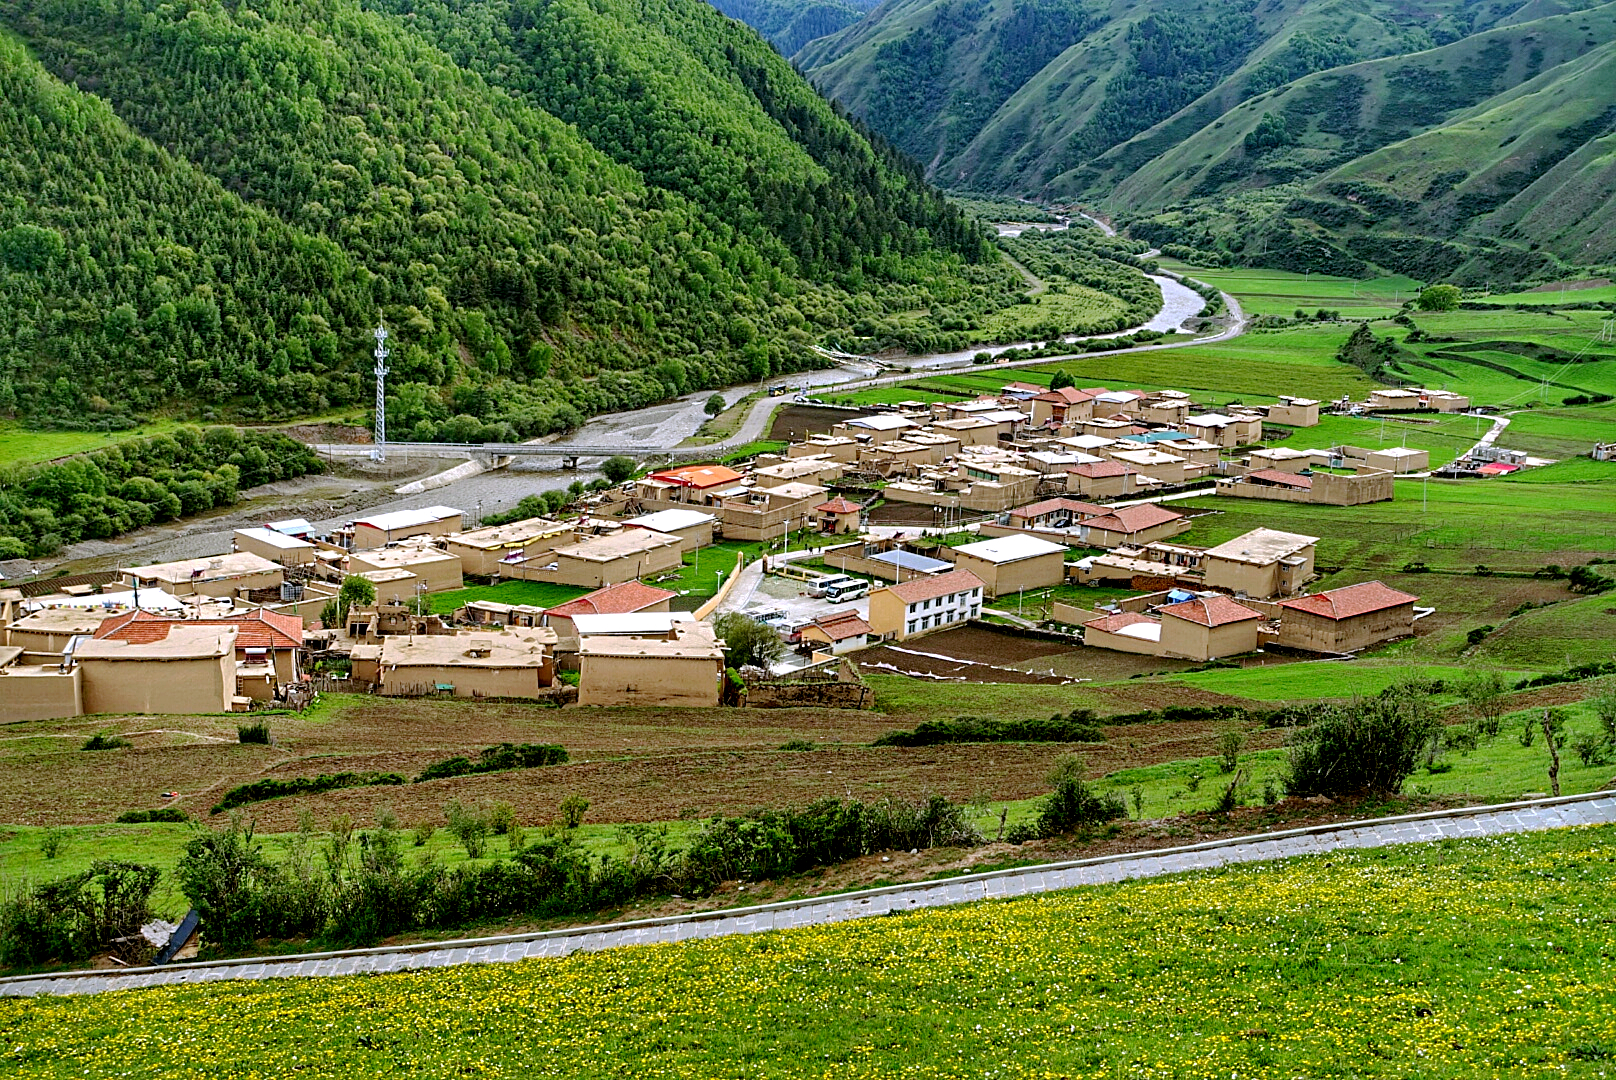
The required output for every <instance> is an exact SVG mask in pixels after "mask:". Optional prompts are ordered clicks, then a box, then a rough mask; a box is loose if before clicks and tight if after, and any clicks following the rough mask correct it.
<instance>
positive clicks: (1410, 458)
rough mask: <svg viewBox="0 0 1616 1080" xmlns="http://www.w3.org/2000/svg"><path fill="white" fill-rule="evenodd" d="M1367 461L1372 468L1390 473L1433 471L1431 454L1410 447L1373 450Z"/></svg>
mask: <svg viewBox="0 0 1616 1080" xmlns="http://www.w3.org/2000/svg"><path fill="white" fill-rule="evenodd" d="M1367 460H1368V462H1369V467H1370V468H1372V469H1385V470H1386V471H1387V472H1389V473H1418V472H1429V471H1430V469H1431V452H1430V451H1429V450H1415V449H1414V448H1413V447H1410V446H1387V447H1384V448H1382V449H1380V450H1372V451H1370V453H1369V455H1368V458H1367Z"/></svg>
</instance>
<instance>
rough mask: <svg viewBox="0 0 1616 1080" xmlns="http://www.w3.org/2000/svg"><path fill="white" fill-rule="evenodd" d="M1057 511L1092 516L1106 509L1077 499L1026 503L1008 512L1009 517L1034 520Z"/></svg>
mask: <svg viewBox="0 0 1616 1080" xmlns="http://www.w3.org/2000/svg"><path fill="white" fill-rule="evenodd" d="M1059 510H1070V511H1072V512H1073V513H1074V514H1084V515H1094V514H1103V513H1105V512H1106V508H1105V507H1103V506H1099V505H1096V504H1095V503H1086V502H1080V501H1079V500H1077V499H1045V500H1043V501H1042V502H1035V503H1028V504H1027V505H1026V506H1018V507H1016V508H1015V509H1014V510H1012V511H1010V516H1011V517H1018V518H1036V517H1043V516H1044V515H1045V514H1053V513H1055V512H1056V511H1059Z"/></svg>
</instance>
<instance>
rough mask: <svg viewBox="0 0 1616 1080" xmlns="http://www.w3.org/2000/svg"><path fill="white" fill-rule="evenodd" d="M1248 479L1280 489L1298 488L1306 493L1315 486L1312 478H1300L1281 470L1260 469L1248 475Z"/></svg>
mask: <svg viewBox="0 0 1616 1080" xmlns="http://www.w3.org/2000/svg"><path fill="white" fill-rule="evenodd" d="M1246 478H1247V479H1249V480H1259V481H1262V482H1264V483H1269V484H1275V485H1277V486H1279V487H1288V488H1297V489H1299V490H1301V491H1306V490H1308V489H1309V488H1311V487H1312V486H1313V478H1312V477H1311V476H1298V475H1297V474H1296V473H1288V472H1282V471H1281V470H1279V469H1258V470H1256V471H1255V472H1249V473H1247V474H1246Z"/></svg>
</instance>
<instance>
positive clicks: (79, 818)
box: [0, 687, 1277, 831]
mask: <svg viewBox="0 0 1616 1080" xmlns="http://www.w3.org/2000/svg"><path fill="white" fill-rule="evenodd" d="M1140 689H1143V687H1141V688H1140ZM1162 690H1163V692H1164V693H1167V694H1170V695H1171V696H1173V698H1174V700H1183V697H1182V693H1179V694H1172V692H1171V691H1169V690H1168V689H1167V688H1162ZM267 719H268V722H269V725H270V729H271V731H272V732H273V733H274V736H275V740H276V745H275V746H273V747H265V746H256V745H239V744H237V743H236V742H235V724H236V721H237V718H236V717H227V716H221V717H187V718H184V719H183V721H178V720H176V721H173V722H174V723H175V725H176V726H175V727H173V728H162V729H159V728H155V727H154V726H153V725H152V723H151V721H150V720H147V719H142V720H139V721H133V722H129V723H125V724H119V723H117V722H115V721H113V722H109V721H108V720H107V719H106V718H104V717H103V718H97V719H96V720H95V721H94V722H91V723H86V722H84V721H82V720H65V721H51V722H40V723H30V724H21V725H11V726H9V727H8V728H6V729H5V732H6V735H5V737H3V738H0V822H8V823H14V824H27V825H65V824H92V823H96V822H104V821H110V820H112V819H113V818H115V817H116V816H117V815H118V814H119V813H121V812H123V811H125V810H129V809H134V808H147V807H154V806H160V805H167V804H171V805H178V806H182V807H184V808H186V809H188V810H190V811H191V812H192V813H194V814H197V815H198V816H201V817H204V818H205V817H207V816H208V815H207V812H208V809H209V808H210V807H211V806H212V805H213V804H214V803H216V802H217V801H218V799H219V798H220V796H222V795H223V794H224V792H225V791H227V790H228V789H229V788H231V787H233V786H235V785H237V784H242V783H246V782H248V781H251V780H254V779H257V778H259V777H262V776H275V777H293V776H313V775H317V774H319V773H334V772H343V771H356V772H358V771H379V772H397V773H401V774H403V775H404V776H405V777H406V778H413V777H414V776H415V775H417V774H418V773H419V772H420V771H421V770H422V769H424V768H425V767H426V766H427V765H429V764H431V763H432V762H434V761H440V760H442V759H444V758H448V757H454V756H457V755H467V756H472V755H475V754H476V752H477V751H478V750H480V749H482V748H484V747H487V746H491V745H494V744H496V743H500V742H549V743H559V744H560V745H562V746H564V747H566V748H567V751H568V753H569V755H570V757H571V761H570V762H569V763H568V764H566V765H560V766H552V767H549V768H543V769H525V770H515V771H510V772H500V773H489V774H483V775H478V776H467V777H456V778H452V779H445V780H435V781H429V782H427V783H424V784H413V783H412V784H405V785H403V786H386V787H370V788H350V789H345V790H342V791H335V792H328V793H326V794H322V795H312V796H297V797H292V798H282V799H273V800H269V801H266V802H262V803H256V804H253V806H252V807H251V809H250V813H251V814H252V816H254V817H256V818H257V819H258V820H259V823H260V828H263V829H265V830H268V831H280V830H284V829H291V828H293V827H295V826H296V823H297V818H298V815H299V814H300V813H301V812H303V811H305V810H306V811H308V812H309V813H311V814H312V815H313V816H314V819H315V821H316V822H317V823H321V824H323V823H324V822H326V821H328V820H329V819H330V818H331V817H332V816H335V815H344V814H346V815H349V816H351V817H352V818H353V820H355V821H370V820H373V819H374V816H375V814H376V812H377V811H379V810H381V809H382V808H384V807H390V808H392V810H393V811H394V813H396V814H397V815H398V817H399V818H400V819H401V820H403V821H405V822H415V821H421V820H427V819H431V820H439V819H440V818H441V815H442V812H443V807H444V805H445V804H446V803H447V802H448V801H449V800H450V799H454V798H458V799H461V800H463V801H464V800H472V801H485V800H486V801H495V800H498V801H502V802H509V803H511V804H512V806H513V807H514V808H515V810H516V812H517V815H518V817H519V818H520V819H521V820H523V821H524V822H535V823H536V822H543V821H548V820H550V819H551V818H552V817H553V816H554V815H555V813H556V810H557V808H558V807H559V805H560V803H561V800H562V799H564V798H566V797H567V796H569V795H580V796H582V797H583V798H586V799H588V800H589V802H590V810H589V820H590V821H593V822H616V821H658V820H670V819H675V818H680V817H692V816H696V817H699V816H706V815H710V814H715V813H740V812H744V811H747V810H752V809H756V808H758V807H764V806H784V805H788V804H793V803H803V802H807V801H810V800H812V799H818V798H826V797H833V796H834V797H846V796H849V795H852V796H855V797H859V798H880V797H882V796H885V795H899V796H906V797H917V796H923V795H929V794H933V793H935V794H940V795H946V796H948V797H950V798H954V799H969V798H984V799H998V800H1005V799H1023V798H1030V797H1033V796H1036V795H1039V794H1041V793H1042V792H1043V791H1044V790H1045V788H1046V786H1047V785H1046V783H1045V777H1046V776H1047V774H1048V772H1049V770H1050V767H1051V766H1052V765H1053V763H1054V762H1055V760H1056V759H1057V758H1059V757H1061V756H1062V755H1064V754H1067V753H1076V754H1078V755H1080V756H1081V757H1082V758H1083V759H1084V761H1085V763H1086V765H1087V769H1086V771H1087V772H1088V773H1089V774H1090V775H1092V776H1099V775H1103V774H1104V773H1107V772H1111V771H1112V770H1115V769H1119V768H1125V767H1129V766H1134V765H1146V764H1152V763H1156V762H1162V761H1171V760H1175V759H1178V758H1184V757H1193V756H1201V755H1207V754H1211V753H1214V752H1215V750H1216V746H1215V744H1216V741H1217V736H1218V733H1219V730H1220V729H1219V728H1218V726H1217V725H1208V724H1149V725H1141V724H1136V725H1129V726H1123V727H1117V728H1113V729H1110V731H1109V733H1110V741H1109V742H1107V743H1104V744H1096V745H1087V744H1082V745H1065V744H974V745H961V746H941V747H924V748H899V747H881V748H876V747H871V746H869V745H868V744H869V743H870V742H872V741H873V740H874V739H876V738H877V737H879V736H880V735H882V734H885V733H886V732H888V731H892V730H894V729H896V728H900V727H911V726H913V721H912V720H906V719H899V718H895V717H889V716H886V715H884V714H881V713H873V712H854V711H839V710H810V709H798V710H757V711H747V710H736V709H714V710H686V709H676V710H665V711H664V710H630V709H599V710H593V709H561V710H556V709H539V708H534V707H531V706H520V705H483V704H472V703H450V702H425V701H413V702H410V701H388V700H380V699H375V698H363V697H355V698H340V699H332V701H331V702H330V703H329V704H327V705H325V706H324V707H323V708H322V710H321V711H320V712H319V714H318V716H317V717H316V718H314V719H304V718H301V717H295V716H270V717H268V718H267ZM180 722H183V723H184V724H185V727H184V728H180V727H178V724H179V723H180ZM97 731H112V732H118V733H121V734H124V735H125V736H126V737H128V738H130V740H131V741H132V742H133V743H134V744H135V745H134V746H133V747H131V748H128V749H124V750H109V751H97V752H86V751H83V750H80V749H79V747H80V746H81V745H82V743H83V740H84V739H86V738H88V737H89V735H91V734H93V733H95V732H97ZM797 740H804V741H808V742H811V743H814V744H816V746H817V747H818V749H814V750H811V751H782V750H780V749H778V748H779V747H780V746H781V745H782V744H784V743H786V742H790V741H797ZM1265 740H1275V744H1276V745H1277V733H1263V734H1261V735H1258V736H1257V737H1256V740H1255V741H1254V742H1253V746H1254V747H1255V746H1258V745H1268V742H1267V741H1265ZM164 791H177V792H179V793H180V798H179V799H177V800H173V801H172V802H171V803H165V801H164V800H163V799H161V798H160V795H161V793H162V792H164Z"/></svg>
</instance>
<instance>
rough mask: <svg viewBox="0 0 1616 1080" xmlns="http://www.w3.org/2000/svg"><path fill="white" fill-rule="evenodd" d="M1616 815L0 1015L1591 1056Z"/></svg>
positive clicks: (576, 1034) (1341, 1053)
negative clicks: (944, 902)
mask: <svg viewBox="0 0 1616 1080" xmlns="http://www.w3.org/2000/svg"><path fill="white" fill-rule="evenodd" d="M1613 839H1616V829H1613V828H1611V827H1600V828H1583V829H1574V830H1557V831H1554V832H1549V833H1537V834H1528V835H1524V836H1512V837H1506V838H1501V839H1485V840H1451V841H1443V842H1440V843H1435V844H1420V845H1407V846H1402V847H1395V848H1384V849H1377V850H1367V851H1346V852H1337V853H1333V854H1331V855H1328V856H1312V857H1306V858H1300V859H1291V860H1287V861H1284V862H1280V863H1273V864H1259V865H1252V866H1242V867H1234V868H1228V869H1223V870H1218V871H1203V872H1195V873H1190V874H1183V875H1177V876H1174V877H1170V878H1163V879H1154V880H1147V881H1138V882H1129V883H1124V884H1119V885H1111V886H1098V887H1090V888H1083V889H1073V890H1068V891H1064V892H1060V893H1053V894H1048V895H1042V896H1036V897H1028V898H1023V899H1017V900H1010V901H998V902H986V903H978V904H972V905H966V906H960V907H953V908H947V909H940V910H932V911H925V912H918V913H913V914H904V915H897V916H893V917H889V918H882V919H863V920H857V921H854V922H850V923H843V924H840V925H833V926H825V927H813V928H805V929H801V930H790V931H776V932H770V933H766V934H761V935H756V936H735V937H728V938H721V939H715V940H710V941H699V942H686V943H682V944H670V945H657V946H643V947H634V948H624V949H614V950H610V951H607V952H601V953H578V954H574V955H573V956H570V957H566V958H562V959H554V960H530V961H525V962H522V963H520V964H492V965H470V966H464V967H456V968H445V969H440V970H433V971H420V972H411V973H406V974H394V975H380V976H365V977H354V978H322V979H272V980H267V981H264V982H252V983H247V982H220V983H209V984H201V985H193V986H175V987H162V988H156V989H150V990H139V991H133V992H130V993H124V994H117V995H109V996H104V997H95V998H58V999H49V998H45V999H35V1000H30V1001H22V1000H18V999H6V1000H4V1001H0V1026H3V1028H4V1030H5V1032H6V1057H7V1059H8V1060H9V1061H10V1062H12V1065H13V1067H14V1068H17V1069H19V1070H21V1072H25V1073H26V1074H27V1075H29V1076H34V1077H41V1078H46V1077H70V1076H71V1077H75V1078H78V1077H110V1076H126V1075H131V1073H138V1074H139V1075H142V1076H147V1077H153V1078H163V1077H195V1076H214V1075H225V1074H239V1073H240V1070H241V1067H242V1065H243V1064H244V1063H247V1062H251V1068H252V1069H253V1071H254V1072H256V1073H257V1074H258V1075H286V1074H288V1073H290V1072H292V1071H294V1070H295V1071H296V1072H297V1073H298V1074H299V1075H302V1076H307V1077H337V1076H353V1075H360V1074H366V1075H375V1074H381V1073H386V1072H392V1071H408V1072H409V1073H411V1074H412V1075H417V1076H461V1075H468V1074H475V1075H479V1076H487V1077H500V1076H512V1077H515V1076H522V1077H530V1076H568V1077H595V1076H599V1077H607V1076H624V1075H635V1076H670V1077H673V1076H690V1077H708V1076H718V1075H724V1076H729V1075H746V1076H757V1077H787V1076H793V1077H794V1076H803V1075H822V1076H834V1077H839V1078H847V1080H854V1078H859V1077H881V1078H887V1077H894V1076H917V1077H918V1076H927V1077H962V1078H963V1077H980V1076H983V1075H992V1076H996V1077H1048V1076H1077V1075H1104V1076H1138V1077H1164V1078H1165V1077H1172V1076H1235V1077H1251V1078H1264V1077H1273V1078H1281V1077H1293V1076H1298V1075H1306V1076H1323V1075H1352V1076H1362V1077H1393V1076H1421V1077H1432V1078H1445V1077H1465V1078H1468V1077H1473V1076H1480V1075H1486V1076H1499V1077H1516V1076H1520V1077H1525V1076H1537V1075H1545V1074H1553V1075H1560V1076H1598V1075H1601V1071H1602V1069H1603V1068H1604V1065H1605V1063H1606V1062H1607V1061H1608V1060H1609V1059H1610V1058H1611V1057H1612V1056H1616V979H1613V977H1612V974H1611V968H1610V965H1609V963H1608V957H1607V955H1606V954H1607V953H1608V951H1609V941H1608V935H1607V934H1606V933H1605V927H1604V922H1605V919H1606V916H1607V915H1608V913H1609V905H1608V898H1609V895H1610V893H1611V890H1612V889H1613V888H1616V863H1612V862H1611V860H1610V857H1609V850H1610V845H1611V843H1612V840H1613ZM1459 927H1462V928H1463V943H1462V944H1459V943H1457V942H1456V941H1455V929H1456V928H1459ZM1119 942H1126V943H1127V947H1126V948H1121V947H1118V943H1119Z"/></svg>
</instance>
